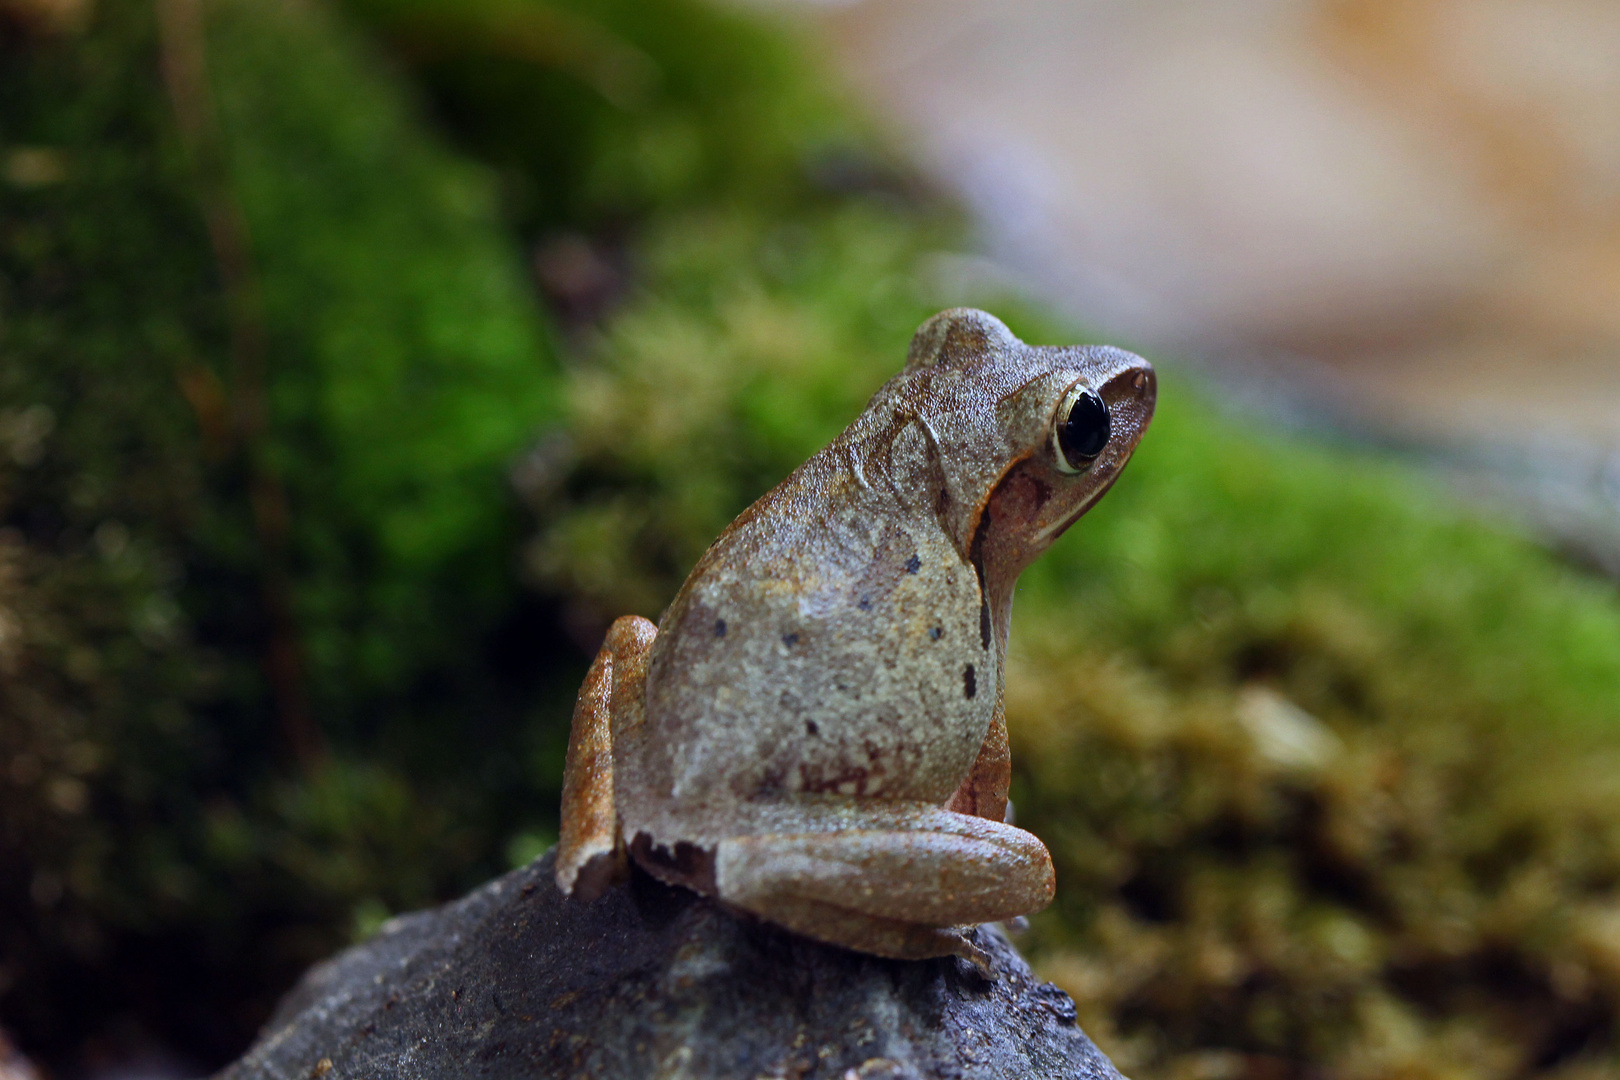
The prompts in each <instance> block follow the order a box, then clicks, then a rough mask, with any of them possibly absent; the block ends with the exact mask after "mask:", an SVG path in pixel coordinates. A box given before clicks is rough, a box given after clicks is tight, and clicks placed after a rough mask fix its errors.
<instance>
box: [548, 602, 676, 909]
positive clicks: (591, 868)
mask: <svg viewBox="0 0 1620 1080" xmlns="http://www.w3.org/2000/svg"><path fill="white" fill-rule="evenodd" d="M657 635H658V628H657V627H655V626H654V625H653V624H652V623H650V622H648V621H647V620H646V619H643V618H641V617H640V616H638V615H625V616H622V617H621V618H618V619H616V620H614V622H613V625H612V626H611V627H609V628H608V632H607V638H606V639H605V640H604V641H603V642H602V648H601V649H600V650H598V651H597V654H596V659H595V660H594V661H592V663H591V669H590V671H588V672H587V673H586V675H585V682H584V684H583V685H582V686H581V687H580V689H579V698H578V699H577V700H576V701H575V702H574V721H573V726H572V727H571V728H570V729H569V732H568V763H567V765H566V766H565V767H564V769H563V797H562V828H561V830H560V835H559V837H558V840H557V863H556V875H557V888H558V889H560V890H561V891H562V893H563V895H565V896H569V895H575V896H578V897H579V898H580V899H582V900H593V899H595V898H596V897H598V896H600V895H601V894H602V891H603V890H604V889H606V888H607V887H608V885H610V884H611V883H612V882H613V881H615V880H616V879H618V878H619V877H621V876H622V875H623V873H624V870H625V868H626V864H625V854H624V845H623V844H622V843H621V842H620V839H619V819H618V814H617V813H616V812H615V810H614V806H613V741H614V740H613V727H614V719H615V710H614V707H613V702H614V700H615V698H618V699H619V700H620V701H623V700H625V699H626V698H628V697H632V696H634V695H637V694H639V693H640V688H641V687H642V686H643V685H645V683H646V679H647V655H648V653H649V652H650V651H651V650H652V643H653V639H654V638H655V637H657ZM620 719H621V720H622V718H620Z"/></svg>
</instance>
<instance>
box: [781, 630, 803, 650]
mask: <svg viewBox="0 0 1620 1080" xmlns="http://www.w3.org/2000/svg"><path fill="white" fill-rule="evenodd" d="M798 643H799V635H798V634H783V635H782V644H784V645H786V646H787V647H788V648H790V649H791V648H793V646H795V645H797V644H798Z"/></svg>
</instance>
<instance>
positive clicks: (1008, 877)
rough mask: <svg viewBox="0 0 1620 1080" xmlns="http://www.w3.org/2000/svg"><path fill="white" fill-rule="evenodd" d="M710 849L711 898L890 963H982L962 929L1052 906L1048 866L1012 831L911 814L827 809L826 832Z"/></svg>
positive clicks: (899, 807)
mask: <svg viewBox="0 0 1620 1080" xmlns="http://www.w3.org/2000/svg"><path fill="white" fill-rule="evenodd" d="M806 824H811V827H812V829H814V830H815V831H803V832H792V833H763V834H758V835H752V836H741V837H731V838H727V839H725V840H722V841H721V842H720V843H719V845H718V847H717V848H716V851H715V865H714V875H715V891H716V892H717V893H718V894H719V896H720V898H721V899H722V900H724V901H725V902H727V903H728V904H731V905H732V906H734V907H738V908H741V909H743V910H744V911H749V912H752V913H753V914H755V915H759V916H761V917H762V918H765V919H769V920H770V921H771V922H774V923H778V924H779V925H782V926H785V927H787V928H788V929H790V930H794V931H796V932H798V933H801V934H804V935H805V936H807V937H813V938H816V939H818V940H821V941H827V942H831V943H833V944H837V945H845V946H848V947H849V948H852V949H858V950H860V951H862V952H869V953H875V954H877V955H879V956H892V957H897V958H901V959H921V958H924V957H930V956H947V955H956V956H961V957H963V958H965V959H967V960H969V961H971V962H972V963H974V964H975V965H976V966H978V967H979V968H980V970H981V971H987V970H988V969H987V963H988V960H987V958H986V957H985V955H984V953H983V952H982V951H980V950H979V949H978V947H977V946H975V945H974V944H973V943H972V941H971V940H970V939H969V937H968V936H967V934H966V933H964V932H963V930H962V929H961V928H962V927H968V926H972V925H974V924H977V923H985V922H999V921H1001V920H1004V919H1011V918H1013V917H1015V916H1018V915H1025V914H1028V913H1030V912H1033V911H1038V910H1040V909H1041V908H1043V907H1045V906H1046V905H1047V904H1048V903H1049V902H1050V901H1051V899H1052V890H1053V878H1052V860H1051V857H1050V856H1049V855H1048V854H1047V852H1046V848H1045V846H1044V845H1042V844H1041V842H1040V841H1039V840H1037V839H1036V838H1035V837H1034V836H1032V835H1030V834H1029V833H1027V832H1024V831H1023V830H1022V829H1015V828H1013V827H1012V826H1010V825H1003V824H1001V823H1000V822H998V821H989V820H987V819H985V818H979V817H972V816H969V815H966V814H957V813H953V812H951V811H949V810H945V809H942V808H940V807H937V806H930V805H927V804H922V803H894V802H888V803H877V802H874V803H872V804H870V805H862V806H861V807H860V808H859V810H858V812H857V813H856V814H854V815H851V814H850V813H849V811H848V809H847V808H845V809H844V810H842V811H838V810H832V809H831V808H829V815H828V821H827V822H826V825H827V826H828V827H827V828H826V829H824V830H823V829H820V828H816V825H815V824H814V823H811V822H806Z"/></svg>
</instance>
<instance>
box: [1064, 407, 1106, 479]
mask: <svg viewBox="0 0 1620 1080" xmlns="http://www.w3.org/2000/svg"><path fill="white" fill-rule="evenodd" d="M1108 435H1109V423H1108V406H1107V405H1106V404H1104V402H1103V399H1102V398H1100V397H1098V396H1097V392H1096V391H1095V390H1092V389H1090V388H1089V387H1082V386H1077V387H1075V388H1074V389H1073V390H1070V391H1069V396H1068V397H1067V398H1065V399H1064V402H1063V407H1062V408H1061V409H1059V410H1058V415H1057V422H1056V423H1055V424H1054V425H1053V430H1052V448H1053V449H1054V450H1055V451H1056V452H1057V462H1058V468H1059V469H1061V470H1063V471H1064V472H1068V473H1077V472H1080V471H1081V470H1083V469H1084V468H1085V467H1086V466H1088V465H1090V464H1091V463H1092V461H1093V460H1095V459H1096V457H1097V455H1098V454H1100V453H1102V452H1103V447H1105V446H1107V445H1108Z"/></svg>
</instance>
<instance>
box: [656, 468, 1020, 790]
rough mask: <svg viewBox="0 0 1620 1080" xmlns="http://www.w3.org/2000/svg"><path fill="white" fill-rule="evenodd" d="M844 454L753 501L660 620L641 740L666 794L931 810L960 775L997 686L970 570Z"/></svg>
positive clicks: (934, 527) (928, 520)
mask: <svg viewBox="0 0 1620 1080" xmlns="http://www.w3.org/2000/svg"><path fill="white" fill-rule="evenodd" d="M852 460H853V459H852V457H851V456H850V454H849V452H848V450H847V447H845V446H844V445H843V444H842V443H834V444H833V446H831V447H828V448H827V449H826V450H824V451H822V452H821V453H820V454H818V455H817V456H816V457H814V458H812V459H811V460H810V461H808V462H806V463H805V465H804V466H803V467H801V468H800V469H799V470H798V471H797V472H795V473H794V474H793V475H792V476H791V477H789V478H788V479H787V480H786V481H784V482H783V484H782V485H781V486H780V487H778V488H777V489H775V490H774V491H772V492H771V493H770V494H768V495H767V496H765V497H764V498H763V499H761V500H760V501H759V502H758V503H756V504H755V505H754V507H752V508H751V509H750V510H749V511H748V512H747V513H745V514H744V515H743V516H742V517H741V518H739V519H738V521H737V522H736V523H735V524H734V525H733V526H732V528H730V529H728V530H727V532H726V533H725V534H724V535H722V536H721V537H720V539H719V540H717V541H716V542H715V544H714V546H713V547H712V548H711V549H710V550H709V552H708V553H707V554H706V555H705V556H704V558H703V560H702V561H701V562H700V563H699V564H698V566H697V567H696V568H695V569H694V571H693V573H692V575H691V577H690V578H689V579H688V581H687V584H686V586H685V587H684V588H683V589H682V591H681V593H680V594H679V595H678V596H677V598H676V600H675V602H674V603H673V604H672V605H671V606H670V609H669V611H668V612H667V613H666V614H665V616H664V619H663V621H662V623H661V624H660V627H659V638H658V641H657V644H656V645H655V647H654V652H653V657H652V661H651V667H650V670H649V672H648V681H647V695H646V703H647V721H646V731H645V736H646V737H645V738H644V739H641V740H640V741H641V742H642V743H643V748H644V749H643V751H642V752H643V753H645V754H650V755H659V756H660V760H657V761H651V760H649V761H646V762H645V764H646V765H648V766H652V767H653V768H652V769H651V772H652V774H653V777H656V781H657V782H656V784H655V786H656V787H657V788H659V789H662V791H661V793H662V795H663V797H665V798H668V799H669V800H671V801H672V802H674V803H676V804H682V803H691V804H703V803H706V802H712V801H716V800H725V801H731V800H737V799H745V800H759V799H765V800H769V799H773V798H792V797H794V796H795V795H798V794H806V795H814V794H836V795H843V796H867V797H876V798H888V799H924V800H927V801H930V802H943V801H944V800H945V799H947V798H949V797H950V795H951V793H952V792H953V791H954V790H955V789H956V787H957V785H958V784H959V783H960V782H961V780H962V777H963V776H964V775H966V773H967V771H968V770H969V769H970V768H971V766H972V764H973V761H974V758H975V756H976V755H977V753H978V750H979V746H980V744H981V743H982V742H983V740H984V737H985V734H986V732H987V730H988V728H989V725H990V718H991V714H992V712H993V710H994V705H995V697H996V685H997V673H996V671H995V665H996V659H995V657H996V650H995V649H994V648H993V647H992V645H991V640H990V630H989V619H988V613H987V611H986V609H985V608H984V605H983V602H982V598H981V595H980V589H979V583H978V579H977V576H976V574H975V572H974V569H973V567H972V566H971V565H970V564H969V563H968V562H967V561H966V560H965V559H964V558H963V557H962V555H961V553H960V552H959V551H958V550H957V548H956V547H955V545H953V544H952V543H951V541H950V538H949V537H948V535H947V534H946V532H945V530H944V529H943V528H942V527H941V525H940V524H939V522H938V520H937V518H936V517H935V516H934V515H933V514H932V513H930V512H924V513H920V514H919V513H908V512H904V510H903V508H901V509H900V510H899V511H898V512H897V506H896V502H895V493H894V491H893V490H892V488H891V487H890V485H888V484H887V483H882V482H879V483H877V484H875V485H874V484H873V483H872V482H870V481H868V479H867V478H866V477H865V476H862V475H860V474H859V473H858V472H857V470H856V468H855V467H853V466H851V464H850V462H851V461H852ZM653 777H649V778H653Z"/></svg>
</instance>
